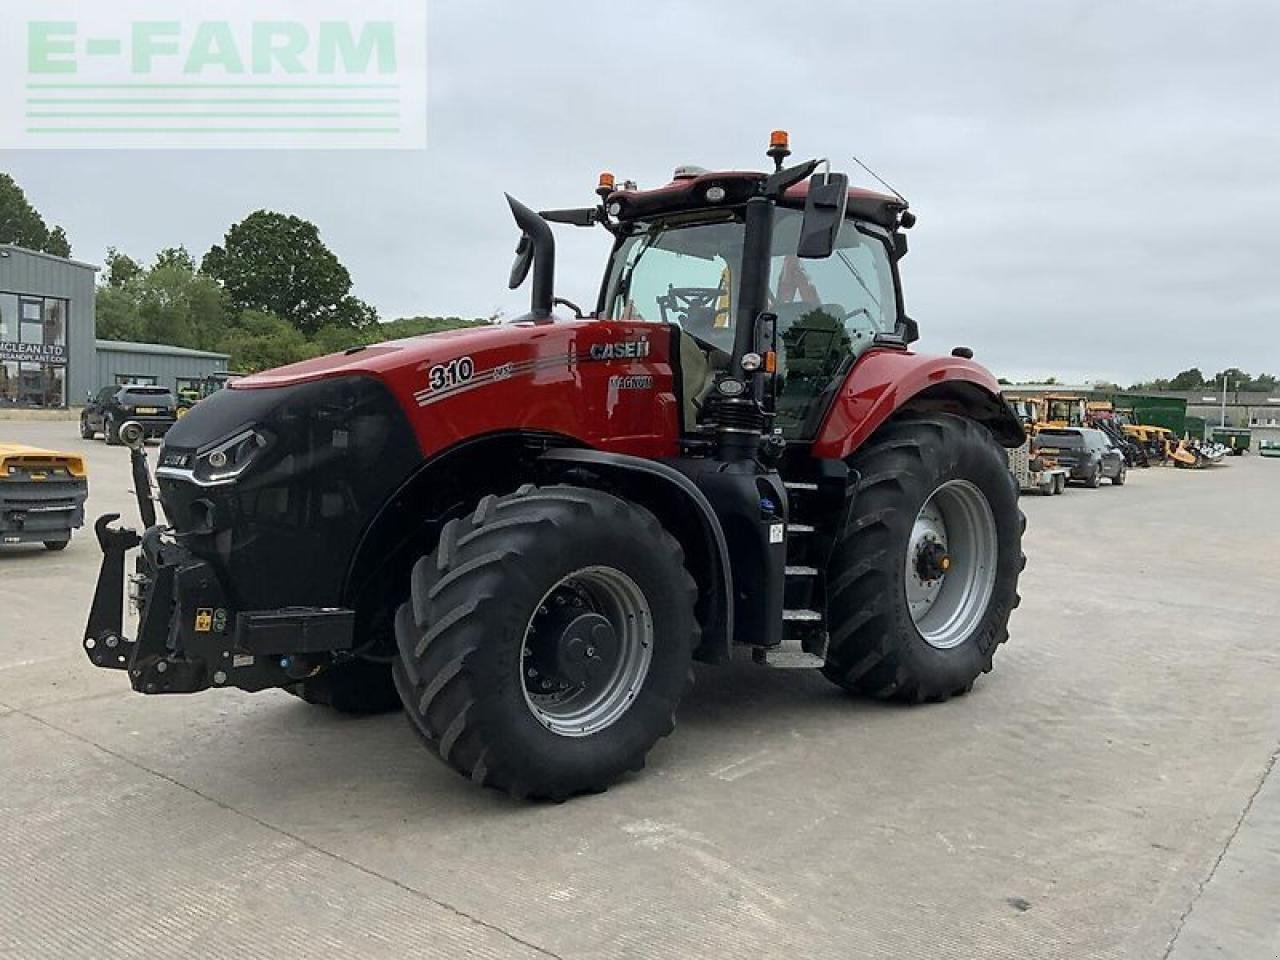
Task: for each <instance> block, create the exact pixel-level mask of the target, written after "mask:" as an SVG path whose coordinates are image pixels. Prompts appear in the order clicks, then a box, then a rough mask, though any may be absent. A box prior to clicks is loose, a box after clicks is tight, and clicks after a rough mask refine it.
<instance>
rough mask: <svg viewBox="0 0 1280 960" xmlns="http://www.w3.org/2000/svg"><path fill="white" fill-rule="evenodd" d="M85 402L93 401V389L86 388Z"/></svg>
mask: <svg viewBox="0 0 1280 960" xmlns="http://www.w3.org/2000/svg"><path fill="white" fill-rule="evenodd" d="M84 402H85V403H93V391H92V390H86V391H85V392H84Z"/></svg>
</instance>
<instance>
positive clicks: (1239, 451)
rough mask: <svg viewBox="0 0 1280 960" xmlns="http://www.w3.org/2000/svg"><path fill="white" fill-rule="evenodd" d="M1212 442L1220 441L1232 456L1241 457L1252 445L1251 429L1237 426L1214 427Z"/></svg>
mask: <svg viewBox="0 0 1280 960" xmlns="http://www.w3.org/2000/svg"><path fill="white" fill-rule="evenodd" d="M1213 442H1214V443H1220V444H1222V445H1223V446H1224V447H1226V448H1227V450H1228V451H1229V452H1230V454H1231V456H1233V457H1242V456H1244V455H1245V454H1246V453H1248V452H1249V448H1250V446H1252V445H1253V431H1251V430H1245V429H1241V428H1238V427H1214V428H1213Z"/></svg>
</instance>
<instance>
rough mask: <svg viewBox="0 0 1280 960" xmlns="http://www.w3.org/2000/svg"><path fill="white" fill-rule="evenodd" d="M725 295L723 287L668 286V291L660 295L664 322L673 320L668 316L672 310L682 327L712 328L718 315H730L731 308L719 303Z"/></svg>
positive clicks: (659, 303) (659, 302) (659, 299)
mask: <svg viewBox="0 0 1280 960" xmlns="http://www.w3.org/2000/svg"><path fill="white" fill-rule="evenodd" d="M723 296H724V289H723V288H722V287H667V292H666V293H665V294H663V295H662V296H660V297H658V309H660V310H661V311H662V320H663V322H664V323H670V322H671V320H670V318H668V316H667V312H668V311H670V312H671V313H673V314H676V316H677V322H679V324H680V326H681V327H689V326H695V327H698V328H701V329H706V330H710V329H711V328H713V327H715V325H716V319H717V318H718V317H720V316H725V317H727V316H728V315H729V308H728V307H721V306H719V304H718V301H719V300H720V298H721V297H723Z"/></svg>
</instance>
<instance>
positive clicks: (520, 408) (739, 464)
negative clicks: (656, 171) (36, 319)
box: [83, 134, 1024, 799]
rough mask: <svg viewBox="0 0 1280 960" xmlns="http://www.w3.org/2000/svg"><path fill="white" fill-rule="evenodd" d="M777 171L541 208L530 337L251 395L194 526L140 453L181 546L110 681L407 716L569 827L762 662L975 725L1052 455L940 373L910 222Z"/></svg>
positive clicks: (121, 581) (136, 587)
mask: <svg viewBox="0 0 1280 960" xmlns="http://www.w3.org/2000/svg"><path fill="white" fill-rule="evenodd" d="M769 153H770V156H771V157H772V158H773V160H774V166H775V169H774V171H773V172H770V173H757V172H720V173H711V172H707V171H703V170H700V169H697V168H682V169H680V170H677V172H676V176H675V179H674V180H673V181H672V182H671V183H669V184H667V185H666V186H664V187H660V188H658V189H655V190H638V189H635V188H634V187H632V186H631V185H630V184H628V185H625V186H624V187H623V188H622V189H614V184H613V180H612V177H611V176H609V175H605V176H603V177H602V178H601V185H600V188H599V190H598V191H597V192H598V194H599V196H600V202H599V203H598V204H596V205H593V206H590V207H586V208H583V209H576V210H555V211H546V212H543V213H541V214H538V213H535V212H533V211H532V210H530V209H528V208H526V207H524V206H522V205H521V204H519V203H517V202H516V201H515V200H510V205H511V208H512V211H513V213H514V215H515V219H516V221H517V223H518V224H519V226H520V228H521V232H522V235H521V240H520V244H519V247H518V248H517V257H516V263H515V266H514V268H513V270H512V277H511V284H512V287H513V288H514V287H516V286H519V285H520V284H521V283H522V282H523V281H524V280H525V279H526V278H527V277H528V275H529V274H530V273H532V307H531V310H530V312H529V314H528V315H527V316H525V317H523V318H521V319H520V320H517V321H515V322H511V323H506V324H502V325H495V326H490V327H485V328H481V329H469V330H460V331H451V332H446V333H438V334H433V335H430V336H424V337H418V338H414V339H410V340H404V341H400V342H394V343H385V344H379V345H377V346H370V347H359V348H355V349H352V350H349V351H347V352H346V353H344V354H340V355H335V356H329V357H324V358H321V359H318V360H312V361H307V362H304V363H299V364H295V365H293V366H288V367H284V368H281V369H277V370H272V371H268V372H266V373H260V374H256V375H254V376H250V377H247V378H245V379H242V380H239V381H237V382H235V383H232V384H229V385H228V386H229V389H226V390H223V391H221V392H219V393H217V394H216V395H214V396H212V397H210V398H209V399H208V400H205V401H204V402H203V403H201V404H199V405H198V406H196V407H195V408H194V409H192V411H191V412H190V413H189V414H187V416H186V417H184V418H183V419H181V420H180V421H178V423H177V424H176V425H175V426H174V427H173V428H172V429H171V430H170V431H169V433H168V435H167V436H166V438H165V441H164V445H163V447H162V448H161V450H160V453H159V464H158V466H157V468H156V471H155V475H156V478H157V480H158V485H159V500H160V503H161V505H162V506H163V509H164V516H165V520H166V522H165V523H164V524H163V525H159V524H157V523H156V519H155V511H154V507H153V505H152V501H151V497H150V494H149V492H147V491H149V490H150V487H149V484H148V481H147V476H146V462H145V457H144V455H143V454H142V453H141V451H140V450H136V449H135V452H134V458H135V468H136V469H135V475H136V476H137V477H138V479H139V490H140V491H143V494H142V496H140V498H139V506H140V508H141V511H142V514H143V520H144V524H145V526H146V527H147V529H146V530H145V532H143V533H142V534H141V535H139V534H136V533H134V532H133V531H132V530H128V529H117V528H114V527H112V526H110V524H111V522H112V521H113V520H115V519H117V517H116V516H114V515H109V516H106V517H103V518H101V519H100V520H99V521H98V526H97V532H98V537H99V540H100V542H101V545H102V548H103V552H104V558H103V561H102V569H101V573H100V575H99V581H98V589H97V593H96V596H95V598H94V603H93V609H92V611H91V613H90V617H89V623H88V627H87V630H86V633H85V637H84V641H83V642H84V647H85V649H86V651H87V653H88V655H89V657H90V659H91V660H92V661H93V663H95V664H96V665H98V666H100V667H109V668H114V669H121V670H125V671H127V674H128V676H129V680H130V682H131V684H132V685H133V688H134V689H135V690H137V691H139V692H142V693H157V694H158V693H190V692H194V691H198V690H204V689H206V688H208V687H211V686H212V687H236V688H239V689H241V690H247V691H257V690H263V689H267V688H271V687H281V688H284V689H286V690H289V691H291V692H293V693H295V694H296V695H298V696H300V697H302V698H303V699H304V700H308V701H311V702H315V703H324V704H328V705H330V706H332V707H334V708H336V709H339V710H344V711H366V710H377V709H386V708H388V707H391V706H399V705H400V704H401V703H403V706H404V709H405V711H406V713H407V714H408V717H409V720H410V721H411V722H412V725H413V727H414V729H415V730H416V731H417V732H418V734H419V735H420V736H421V738H422V740H423V742H424V743H425V744H426V746H427V747H428V748H429V750H430V751H431V752H432V753H434V754H436V755H437V756H438V757H440V759H441V760H443V761H444V762H445V763H447V764H448V765H449V766H451V767H453V768H454V769H456V770H457V771H459V772H461V773H462V774H464V775H465V776H467V777H469V778H471V780H473V781H474V782H475V783H477V784H483V785H487V786H493V787H497V788H500V789H503V790H506V791H508V792H510V793H511V794H513V795H516V796H530V797H545V798H552V799H562V798H565V797H567V796H570V795H572V794H575V793H580V792H584V791H596V790H601V789H604V788H605V787H607V786H608V785H609V784H610V783H612V782H613V781H615V780H616V779H617V778H619V777H620V776H621V775H622V774H624V773H625V772H626V771H628V770H636V769H639V768H640V767H641V766H643V764H644V759H645V755H646V753H647V752H648V751H649V749H650V748H651V747H652V746H653V745H654V743H655V742H656V741H657V740H658V739H659V738H660V737H662V736H664V735H666V734H668V733H670V732H671V730H672V727H673V724H674V722H675V715H676V709H677V707H678V706H679V704H680V700H681V698H682V697H683V696H684V695H685V694H686V692H687V691H688V689H689V686H690V683H691V680H692V670H691V664H692V661H694V660H701V661H707V662H712V663H717V662H723V661H727V660H729V659H730V657H731V656H732V655H733V654H734V651H735V648H737V649H746V650H749V651H751V655H752V656H753V657H754V659H755V660H756V661H757V662H758V663H761V664H764V665H768V666H777V667H813V668H817V669H820V670H821V671H822V672H823V674H824V675H825V676H826V677H828V678H829V679H830V680H831V681H832V682H834V683H836V684H838V685H840V686H841V687H843V688H845V689H846V690H849V691H852V692H854V693H858V694H863V695H866V696H870V697H877V698H885V699H898V700H906V701H911V702H919V701H936V700H943V699H946V698H948V697H951V696H954V695H956V694H961V693H965V692H967V691H968V690H969V689H970V688H971V687H972V686H973V682H974V679H975V678H976V677H977V676H978V675H979V674H981V673H983V672H984V671H987V670H990V669H991V661H992V656H993V655H994V654H995V652H996V648H997V647H998V646H999V645H1000V643H1001V642H1003V641H1004V640H1005V639H1006V637H1007V631H1006V626H1007V621H1008V619H1009V615H1010V612H1011V611H1012V610H1013V608H1014V607H1015V606H1016V605H1017V600H1018V597H1017V593H1016V588H1017V580H1018V575H1019V572H1020V570H1021V567H1022V564H1023V558H1022V554H1021V536H1022V518H1021V515H1020V513H1019V510H1018V505H1017V491H1016V489H1015V485H1014V481H1013V478H1012V476H1011V475H1010V473H1009V469H1008V464H1007V462H1006V457H1005V453H1004V450H1003V449H1002V445H1003V446H1007V447H1014V446H1017V445H1019V444H1021V443H1022V441H1023V439H1024V437H1023V430H1022V425H1021V424H1020V423H1019V422H1018V420H1017V419H1016V417H1014V416H1013V414H1012V412H1011V411H1010V409H1009V408H1008V406H1007V405H1006V404H1005V402H1004V401H1003V399H1002V398H1001V395H1000V390H999V387H998V386H997V384H996V380H995V378H994V377H992V376H991V374H990V373H988V372H987V371H986V370H985V369H983V368H982V367H980V366H978V365H977V364H975V363H974V362H972V360H971V359H969V357H970V356H971V353H970V352H969V351H967V350H963V349H957V350H956V351H955V352H954V355H952V356H948V357H926V356H921V355H917V354H915V353H913V352H912V351H911V349H910V344H911V343H912V341H913V340H915V339H916V326H915V324H914V322H913V321H911V320H910V319H909V318H908V317H907V316H906V315H905V314H904V313H903V307H902V295H901V291H900V288H899V282H898V269H897V263H898V260H899V259H900V258H901V257H902V255H903V254H904V253H905V251H906V242H905V236H904V234H903V232H902V231H903V230H905V229H906V228H908V227H909V226H911V224H912V223H913V222H914V219H915V218H914V216H913V215H912V214H911V213H909V212H908V211H907V204H906V202H905V201H904V200H902V198H900V197H897V196H887V195H881V194H877V193H872V192H868V191H865V190H861V189H850V188H849V185H848V179H847V177H845V176H844V175H842V174H836V173H831V172H829V171H828V172H818V171H819V167H820V163H819V161H809V162H806V163H801V164H798V165H796V166H791V167H784V165H783V162H784V159H785V158H786V157H787V156H788V154H789V151H788V149H787V146H786V142H785V136H784V135H781V134H776V135H775V137H774V139H773V142H772V144H771V148H770V151H769ZM509 199H510V198H509ZM553 222H554V223H566V224H572V225H576V226H582V227H595V228H599V229H603V230H605V231H607V232H608V233H609V234H610V235H611V237H612V241H613V248H612V249H613V252H612V255H611V256H610V258H609V263H608V268H607V271H606V275H605V278H604V282H603V285H602V287H601V290H600V294H599V299H598V301H597V303H596V306H595V309H594V311H592V312H591V313H590V314H586V313H585V312H584V311H582V310H580V309H579V308H578V307H576V306H575V305H574V304H572V303H570V302H569V301H566V300H563V299H560V298H557V297H555V296H554V293H553V288H552V279H553V272H554V241H553V239H552V231H551V229H550V227H549V225H548V224H549V223H553ZM557 308H561V314H562V315H557V314H556V312H555V311H556V310H557ZM126 435H128V436H132V433H127V434H126ZM137 546H141V552H140V554H139V556H138V558H137V561H136V573H135V574H134V575H133V576H130V577H129V578H128V580H129V588H130V589H129V594H130V596H131V598H132V602H133V603H134V604H135V606H136V607H137V609H138V610H139V612H140V619H139V621H138V625H137V636H136V637H135V638H130V637H127V636H126V635H125V632H124V630H123V613H124V611H123V596H124V593H125V588H126V582H125V581H126V576H125V558H126V554H127V553H128V551H130V550H132V549H133V548H134V547H137Z"/></svg>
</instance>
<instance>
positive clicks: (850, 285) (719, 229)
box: [599, 191, 901, 439]
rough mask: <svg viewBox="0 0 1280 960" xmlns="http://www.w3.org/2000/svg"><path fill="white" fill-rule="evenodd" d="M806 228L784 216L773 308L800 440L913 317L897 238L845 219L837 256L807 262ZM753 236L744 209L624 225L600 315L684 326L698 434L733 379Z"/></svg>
mask: <svg viewBox="0 0 1280 960" xmlns="http://www.w3.org/2000/svg"><path fill="white" fill-rule="evenodd" d="M705 192H706V191H703V193H704V195H705ZM803 221H804V212H803V210H801V209H798V208H788V207H779V208H778V209H777V210H776V212H775V215H774V222H773V230H772V238H771V239H772V242H771V245H770V248H769V250H768V258H767V273H766V277H767V279H766V287H765V307H766V312H768V313H769V314H772V316H773V317H776V320H774V321H770V322H771V324H776V327H775V330H776V339H775V340H774V342H773V345H774V347H775V350H774V353H775V355H776V357H775V362H776V420H775V425H776V426H777V427H779V428H781V429H782V431H783V433H784V435H786V436H787V437H788V438H789V439H792V438H794V439H805V438H807V437H809V436H811V435H812V432H813V430H814V428H815V426H816V423H815V421H816V419H817V418H816V417H814V416H812V414H813V413H814V412H815V411H821V409H822V408H823V407H824V404H822V402H821V401H822V398H823V397H825V396H827V395H828V392H829V391H830V390H831V389H832V388H833V387H834V386H835V385H837V384H838V383H840V382H841V380H842V379H843V375H844V373H846V372H847V371H848V368H849V367H850V366H852V364H853V362H854V361H855V360H856V359H857V358H858V357H859V356H860V355H861V354H862V353H863V352H865V351H866V350H868V349H869V348H870V347H872V346H873V345H874V344H875V343H876V340H877V338H878V337H881V336H882V335H884V334H890V335H892V334H893V333H894V332H895V331H896V330H897V329H898V324H899V318H900V316H901V311H900V302H901V298H900V295H899V292H898V285H897V277H896V272H895V269H894V262H893V258H892V256H891V247H890V244H889V239H888V234H887V233H886V232H885V231H883V230H880V229H878V228H875V227H874V226H873V225H870V224H866V223H862V224H860V223H858V222H857V221H856V220H853V219H845V221H844V222H843V223H842V224H840V226H839V228H838V232H837V234H836V237H835V243H834V247H833V251H832V254H831V255H830V256H828V257H826V258H824V259H802V258H801V257H800V256H799V255H798V252H797V251H798V247H799V243H800V237H801V234H802V228H803ZM745 234H746V226H745V223H744V213H743V211H742V209H741V208H739V209H738V210H720V209H711V210H705V211H697V212H676V213H670V214H667V215H665V216H655V217H653V218H650V219H641V220H635V221H630V222H627V223H626V224H625V225H624V226H622V227H620V228H619V239H618V243H617V244H616V246H615V248H614V252H613V256H612V258H611V260H610V263H609V269H608V274H607V276H606V279H605V283H604V290H603V293H602V300H601V303H600V310H599V314H600V316H601V317H603V318H606V319H610V320H629V321H645V322H659V323H665V324H670V325H672V326H674V327H676V328H677V329H678V330H679V341H680V350H679V362H680V367H681V381H682V387H683V395H684V421H685V422H684V428H685V430H686V431H688V430H693V429H696V428H697V426H698V423H699V420H700V416H701V414H702V413H703V411H704V410H705V408H706V401H707V398H708V396H709V394H710V393H711V392H712V390H713V389H714V388H715V386H716V383H717V381H718V380H719V379H721V378H725V377H728V375H729V373H730V366H731V361H732V355H733V351H734V345H735V340H736V330H737V323H738V319H739V318H738V309H737V308H738V305H739V303H740V301H741V299H742V289H741V276H742V264H743V250H744V246H745ZM775 330H771V331H770V334H771V335H772V334H774V333H775ZM730 389H733V388H732V387H731V388H730Z"/></svg>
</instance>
